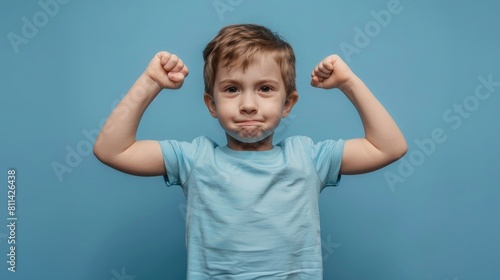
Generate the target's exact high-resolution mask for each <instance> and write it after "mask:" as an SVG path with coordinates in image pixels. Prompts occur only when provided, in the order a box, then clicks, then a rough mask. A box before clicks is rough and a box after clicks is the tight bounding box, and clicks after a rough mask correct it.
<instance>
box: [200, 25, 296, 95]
mask: <svg viewBox="0 0 500 280" xmlns="http://www.w3.org/2000/svg"><path fill="white" fill-rule="evenodd" d="M256 54H270V55H271V56H272V57H273V59H274V61H275V62H276V63H277V64H278V66H279V68H280V70H281V77H282V79H283V82H284V84H285V90H286V94H287V95H289V94H291V93H292V92H294V91H296V86H295V54H294V52H293V49H292V47H291V46H290V44H288V43H287V42H286V41H284V40H283V39H282V38H281V37H280V36H279V35H277V34H276V33H274V32H272V31H271V30H269V29H267V28H266V27H263V26H260V25H255V24H238V25H230V26H226V27H224V28H222V29H221V30H220V31H219V33H218V34H217V36H216V37H215V38H214V39H213V40H212V41H211V42H210V43H208V45H207V46H206V48H205V50H204V51H203V59H204V60H205V66H204V69H203V78H204V80H205V93H206V94H208V95H210V96H212V95H213V90H214V82H215V76H216V75H217V71H218V70H219V69H220V68H221V67H227V68H229V69H232V68H234V67H241V69H242V70H243V71H245V69H246V68H247V67H248V65H249V64H250V63H252V60H253V58H254V56H255V55H256Z"/></svg>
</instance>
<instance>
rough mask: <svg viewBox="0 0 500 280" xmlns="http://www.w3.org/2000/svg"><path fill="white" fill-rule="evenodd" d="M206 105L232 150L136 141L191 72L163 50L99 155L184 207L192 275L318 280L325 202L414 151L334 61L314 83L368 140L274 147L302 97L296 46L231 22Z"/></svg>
mask: <svg viewBox="0 0 500 280" xmlns="http://www.w3.org/2000/svg"><path fill="white" fill-rule="evenodd" d="M203 57H204V60H205V65H204V80H205V94H204V101H205V104H206V106H207V108H208V111H209V113H210V115H211V116H212V117H214V118H217V119H218V121H219V123H220V125H221V126H222V128H223V129H224V130H225V132H226V138H227V145H226V146H219V145H217V144H216V143H214V142H213V141H212V140H210V139H208V138H206V137H198V138H196V139H195V140H193V141H192V142H191V143H187V142H179V141H174V140H165V141H149V140H148V141H136V140H135V136H136V131H137V127H138V125H139V121H140V119H141V116H142V114H143V112H144V111H145V109H146V108H147V106H148V105H149V104H150V102H151V101H152V100H153V99H154V98H155V97H156V95H157V94H158V93H159V92H160V91H161V90H162V89H165V88H166V89H178V88H180V87H181V86H182V83H183V82H184V79H185V77H186V76H187V75H188V68H187V67H186V66H185V65H184V63H183V62H182V60H181V59H179V58H178V57H177V56H175V55H173V54H169V53H167V52H160V53H158V54H157V55H156V56H155V57H154V58H153V59H152V61H151V62H150V63H149V65H148V67H147V69H146V70H145V72H144V73H143V74H142V75H141V76H140V77H139V79H138V80H137V81H136V82H135V84H134V85H133V86H132V88H131V89H130V91H129V92H128V93H127V95H126V96H125V97H124V98H123V100H122V101H121V102H120V103H119V104H118V105H117V107H116V108H115V109H114V111H113V112H112V113H111V115H110V116H109V119H108V120H107V122H106V124H105V126H104V127H103V130H102V131H101V133H100V135H99V136H98V138H97V140H96V143H95V147H94V153H95V155H96V156H97V157H98V158H99V160H101V161H102V162H104V163H105V164H107V165H109V166H111V167H113V168H115V169H117V170H120V171H123V172H127V173H130V174H134V175H143V176H153V175H163V176H164V178H165V182H166V184H167V185H168V186H170V185H180V186H181V187H182V189H183V191H184V194H185V196H186V199H187V213H186V245H187V251H188V271H187V278H188V279H308V280H310V279H322V272H323V268H322V258H321V237H320V225H319V213H318V196H319V193H320V192H321V190H322V189H323V188H324V187H326V186H336V185H338V183H339V180H340V175H341V174H357V173H364V172H369V171H372V170H376V169H379V168H381V167H383V166H386V165H388V164H390V163H391V162H393V161H395V160H397V159H399V158H400V157H402V156H403V155H404V154H405V153H406V150H407V146H406V141H405V139H404V137H403V135H402V134H401V132H400V130H399V128H398V127H397V125H396V124H395V122H394V121H393V120H392V118H391V116H390V115H389V114H388V113H387V112H386V110H385V109H384V107H383V106H382V105H381V104H380V103H379V102H378V101H377V99H376V98H375V97H374V96H373V94H372V93H371V92H370V90H369V89H368V88H367V87H366V86H365V85H364V83H363V82H362V81H361V80H360V79H359V78H358V77H357V76H356V75H355V74H354V73H353V72H352V71H351V70H350V69H349V67H348V66H347V65H346V64H345V63H344V62H343V61H342V60H341V59H340V58H339V57H338V56H337V55H331V56H328V57H326V58H325V59H324V60H322V61H321V62H320V63H319V64H318V65H317V66H316V67H315V68H314V70H313V71H312V74H311V77H312V78H311V85H312V86H314V87H319V88H324V89H332V88H339V89H340V90H341V91H342V92H343V93H344V94H345V95H346V96H347V98H349V100H350V101H351V102H352V103H353V105H354V106H355V107H356V109H357V110H358V112H359V115H360V117H361V120H362V123H363V126H364V130H365V137H364V138H359V139H351V140H346V141H344V140H338V141H335V140H327V141H322V142H319V143H313V142H312V140H311V139H309V138H307V137H303V136H295V137H290V138H287V139H285V140H283V141H281V142H280V143H278V144H276V145H273V133H274V130H275V129H276V127H277V126H278V124H279V122H280V119H281V118H284V117H286V116H287V115H288V114H289V113H290V111H291V110H292V107H293V106H294V105H295V103H296V102H297V100H298V93H297V90H296V87H295V56H294V53H293V50H292V48H291V46H290V45H289V44H288V43H287V42H285V41H284V40H283V39H281V38H280V37H279V36H278V35H276V34H274V33H273V32H272V31H270V30H268V29H267V28H265V27H263V26H259V25H252V24H241V25H232V26H227V27H225V28H223V29H221V30H220V32H219V34H218V35H217V36H216V37H215V38H214V39H213V40H212V41H211V42H210V43H209V44H208V45H207V46H206V48H205V50H204V52H203Z"/></svg>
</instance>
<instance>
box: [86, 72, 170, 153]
mask: <svg viewBox="0 0 500 280" xmlns="http://www.w3.org/2000/svg"><path fill="white" fill-rule="evenodd" d="M159 92H160V87H159V86H158V84H157V83H155V82H154V81H153V80H151V79H150V78H149V77H147V76H146V75H144V74H142V75H141V76H140V77H139V78H138V79H137V81H136V82H135V83H134V84H133V85H132V87H131V88H130V90H129V91H128V92H127V94H126V95H125V97H123V99H122V100H121V101H120V103H118V105H117V106H116V107H115V109H114V110H113V111H112V112H111V114H110V116H109V117H108V119H107V121H106V123H105V124H104V126H103V128H102V130H101V132H100V134H99V136H98V137H97V139H96V142H95V146H94V154H95V155H96V156H97V157H98V158H99V159H101V160H102V159H105V158H109V157H113V156H116V155H118V154H120V153H122V152H123V151H125V150H126V149H127V148H128V147H130V146H131V145H132V144H133V143H134V142H135V137H136V133H137V128H138V126H139V122H140V120H141V117H142V115H143V113H144V111H145V110H146V108H147V107H148V106H149V104H150V103H151V102H152V101H153V99H154V98H155V97H156V96H157V95H158V93H159Z"/></svg>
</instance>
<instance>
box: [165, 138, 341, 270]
mask: <svg viewBox="0 0 500 280" xmlns="http://www.w3.org/2000/svg"><path fill="white" fill-rule="evenodd" d="M160 145H161V148H162V152H163V156H164V160H165V167H166V169H167V175H166V176H165V182H166V184H167V185H168V186H171V185H180V186H181V187H182V189H183V191H184V194H185V196H186V199H187V212H186V246H187V253H188V269H187V278H188V279H190V280H193V279H274V280H276V279H307V280H314V279H322V277H323V276H322V275H323V266H322V263H323V262H322V254H321V235H320V220H319V212H318V209H319V208H318V199H319V193H320V192H321V190H322V189H323V188H324V187H326V186H336V185H338V183H339V180H340V174H339V170H340V164H341V160H342V152H343V147H344V141H343V140H338V141H334V140H327V141H322V142H318V143H316V144H315V143H313V141H312V140H311V139H310V138H307V137H304V136H294V137H290V138H287V139H284V140H283V141H281V142H280V143H278V144H277V145H275V146H274V147H273V149H271V150H268V151H258V152H255V151H234V150H231V149H230V148H228V147H227V146H223V147H221V146H218V145H217V144H216V143H215V142H213V141H212V140H210V139H208V138H206V137H203V136H202V137H198V138H196V139H194V140H193V141H192V142H191V143H188V142H179V141H175V140H165V141H160Z"/></svg>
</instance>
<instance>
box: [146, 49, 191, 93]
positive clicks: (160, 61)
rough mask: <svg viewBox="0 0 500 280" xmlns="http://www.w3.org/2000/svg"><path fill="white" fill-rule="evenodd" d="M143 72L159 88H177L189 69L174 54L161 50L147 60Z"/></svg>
mask: <svg viewBox="0 0 500 280" xmlns="http://www.w3.org/2000/svg"><path fill="white" fill-rule="evenodd" d="M144 74H145V75H146V76H147V77H149V78H150V79H151V80H153V81H154V82H156V83H157V84H158V86H159V87H160V88H161V89H164V88H167V89H178V88H180V87H181V86H182V83H183V82H184V79H185V78H186V77H187V75H188V74H189V70H188V68H187V66H186V65H184V62H182V60H181V59H180V58H179V57H177V56H176V55H175V54H171V53H168V52H165V51H162V52H159V53H157V54H156V55H155V56H154V57H153V59H152V60H151V62H149V65H148V67H147V68H146V71H145V72H144Z"/></svg>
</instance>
